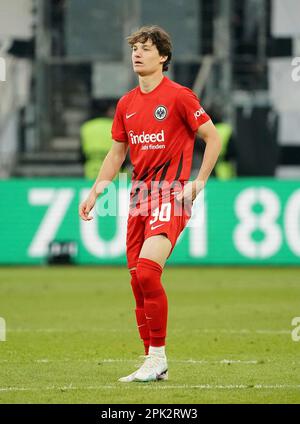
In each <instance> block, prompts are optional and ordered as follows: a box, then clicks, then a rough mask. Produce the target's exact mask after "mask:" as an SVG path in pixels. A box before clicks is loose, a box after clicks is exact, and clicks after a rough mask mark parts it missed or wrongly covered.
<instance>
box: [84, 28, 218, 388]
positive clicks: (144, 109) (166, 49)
mask: <svg viewBox="0 0 300 424" xmlns="http://www.w3.org/2000/svg"><path fill="white" fill-rule="evenodd" d="M127 40H128V43H129V45H130V46H131V48H132V65H133V70H134V72H135V73H136V74H137V75H138V80H139V85H138V86H137V87H136V88H134V89H133V90H131V91H130V92H128V93H127V94H125V95H124V96H123V97H122V98H121V99H120V100H119V102H118V105H117V109H116V113H115V117H114V122H113V125H112V138H113V144H112V147H111V150H110V151H109V153H108V155H107V156H106V158H105V160H104V162H103V164H102V166H101V169H100V171H99V175H98V177H97V179H96V181H95V184H94V185H93V187H92V189H91V191H90V194H89V196H88V198H87V199H86V200H85V201H84V202H83V203H81V205H80V207H79V214H80V216H81V218H82V219H83V220H86V221H88V220H90V219H92V217H91V216H89V213H90V211H91V210H92V208H93V207H94V205H95V202H96V199H97V197H98V196H99V195H100V194H101V193H102V192H103V190H104V188H105V187H106V186H107V185H108V184H109V182H110V181H112V180H113V178H114V177H115V176H116V175H117V173H118V172H119V170H120V167H121V165H122V163H123V161H124V159H125V156H126V153H127V150H128V148H129V152H130V160H131V162H132V165H133V174H132V188H131V192H130V207H129V215H128V221H127V238H126V256H127V264H128V269H129V272H130V274H131V286H132V291H133V295H134V298H135V302H136V308H135V315H136V322H137V327H138V331H139V334H140V337H141V339H142V341H143V343H144V348H145V354H146V355H145V358H144V363H143V364H142V365H141V367H140V368H139V369H138V370H137V371H134V372H133V373H132V374H130V375H128V376H126V377H122V378H120V379H119V381H121V382H131V381H155V380H164V379H167V378H168V365H167V358H166V352H165V343H166V329H167V315H168V301H167V296H166V293H165V290H164V288H163V286H162V283H161V275H162V271H163V268H164V265H165V262H166V260H167V258H168V257H169V256H170V254H171V252H172V250H173V248H174V246H175V243H176V240H177V238H178V236H179V235H180V233H181V231H182V230H183V229H184V227H185V226H186V224H187V222H188V220H189V218H190V213H191V206H192V202H193V200H194V199H195V197H196V196H197V195H198V194H199V192H200V191H201V190H202V189H203V188H204V186H205V184H206V181H207V179H208V177H209V175H210V173H211V171H212V169H213V167H214V165H215V163H216V161H217V158H218V155H219V153H220V149H221V142H220V139H219V136H218V133H217V131H216V128H215V126H214V125H213V123H212V121H211V119H210V117H209V116H208V115H207V114H206V113H205V111H204V109H203V108H202V107H201V105H200V103H199V99H198V98H197V96H196V95H195V94H194V93H193V92H192V91H191V90H190V89H188V88H186V87H183V86H181V85H179V84H177V83H175V82H173V81H171V80H170V79H168V78H167V77H166V76H165V75H164V74H163V72H164V71H167V70H168V65H169V63H170V60H171V56H172V45H171V40H170V36H169V34H167V33H166V32H165V31H164V30H163V29H162V28H160V27H158V26H146V27H142V28H140V29H139V30H138V31H136V32H134V33H133V34H132V35H130V36H129V37H128V38H127ZM196 133H197V134H198V135H199V136H200V137H201V138H202V139H203V140H204V142H205V143H206V149H205V153H204V157H203V161H202V165H201V168H200V170H199V173H198V175H197V178H196V179H195V180H194V181H190V182H189V181H188V179H189V177H190V170H191V164H192V156H193V147H194V141H195V135H196Z"/></svg>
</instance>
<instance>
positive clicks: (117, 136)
mask: <svg viewBox="0 0 300 424" xmlns="http://www.w3.org/2000/svg"><path fill="white" fill-rule="evenodd" d="M123 102H124V100H123V99H122V98H121V99H120V100H119V101H118V104H117V107H116V112H115V116H114V120H113V124H112V128H111V135H112V138H113V140H115V141H120V142H126V141H127V133H126V129H125V126H124V121H123V116H124V114H123Z"/></svg>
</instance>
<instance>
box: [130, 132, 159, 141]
mask: <svg viewBox="0 0 300 424" xmlns="http://www.w3.org/2000/svg"><path fill="white" fill-rule="evenodd" d="M128 135H129V137H130V140H131V144H140V143H141V144H143V143H156V142H157V141H158V142H164V141H165V133H164V130H161V131H160V132H158V133H156V134H146V133H145V131H143V132H142V134H134V132H133V131H132V130H131V131H129V133H128Z"/></svg>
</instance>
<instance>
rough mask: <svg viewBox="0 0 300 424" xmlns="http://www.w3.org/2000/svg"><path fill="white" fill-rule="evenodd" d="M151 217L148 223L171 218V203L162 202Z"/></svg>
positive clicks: (165, 220) (166, 220)
mask: <svg viewBox="0 0 300 424" xmlns="http://www.w3.org/2000/svg"><path fill="white" fill-rule="evenodd" d="M152 216H153V219H151V220H150V221H149V223H150V225H152V224H154V223H155V222H156V221H160V222H168V221H170V218H171V203H163V204H162V205H161V208H160V209H159V208H156V209H155V210H154V211H153V214H152Z"/></svg>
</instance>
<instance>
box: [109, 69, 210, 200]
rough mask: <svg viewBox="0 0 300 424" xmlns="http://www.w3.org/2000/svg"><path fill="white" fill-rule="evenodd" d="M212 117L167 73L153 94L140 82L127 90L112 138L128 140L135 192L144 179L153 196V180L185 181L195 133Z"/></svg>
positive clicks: (188, 174) (190, 92) (119, 106)
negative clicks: (142, 89) (141, 86)
mask: <svg viewBox="0 0 300 424" xmlns="http://www.w3.org/2000/svg"><path fill="white" fill-rule="evenodd" d="M209 119H210V117H209V116H208V115H207V114H206V112H205V111H204V110H203V108H202V107H201V105H200V102H199V99H198V98H197V96H196V95H195V94H194V93H193V91H192V90H190V89H189V88H186V87H184V86H182V85H180V84H177V83H175V82H173V81H171V80H170V79H169V78H167V77H166V76H164V78H163V79H162V81H161V82H160V84H159V85H158V86H157V87H156V88H155V89H154V90H152V91H151V92H149V93H143V92H142V91H141V89H140V87H139V86H138V87H136V88H134V89H133V90H131V91H130V92H128V93H127V94H125V95H124V96H123V97H122V98H121V99H120V100H119V102H118V105H117V109H116V113H115V117H114V121H113V125H112V138H113V139H114V140H116V141H119V142H128V143H129V154H130V160H131V163H132V165H133V174H132V182H133V185H132V191H131V196H134V194H137V187H138V186H139V185H140V184H141V182H143V183H146V184H147V186H148V188H149V192H148V194H149V193H150V187H151V182H153V181H155V182H163V181H166V182H168V183H172V182H173V181H179V182H181V183H184V182H185V181H187V180H188V179H189V177H190V172H191V166H192V158H193V150H194V142H195V133H196V131H197V129H198V127H199V126H200V125H202V124H204V123H205V122H207V121H208V120H209ZM152 184H153V183H152ZM144 185H145V184H144ZM138 191H139V190H138ZM138 197H139V198H140V200H141V197H140V196H138ZM143 198H144V196H143Z"/></svg>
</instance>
